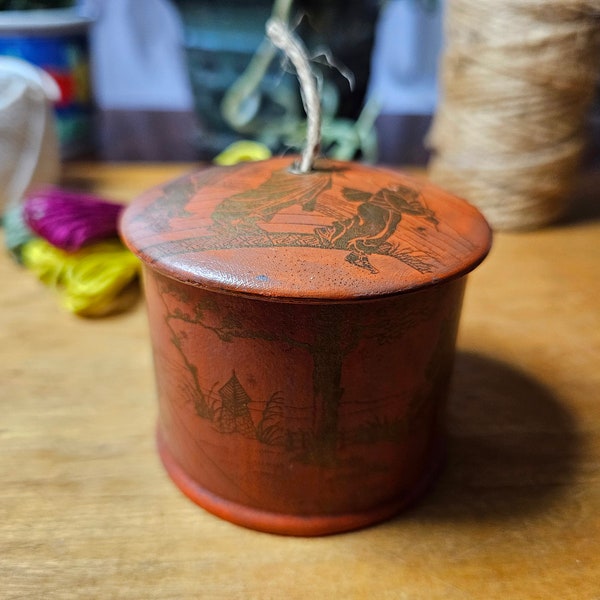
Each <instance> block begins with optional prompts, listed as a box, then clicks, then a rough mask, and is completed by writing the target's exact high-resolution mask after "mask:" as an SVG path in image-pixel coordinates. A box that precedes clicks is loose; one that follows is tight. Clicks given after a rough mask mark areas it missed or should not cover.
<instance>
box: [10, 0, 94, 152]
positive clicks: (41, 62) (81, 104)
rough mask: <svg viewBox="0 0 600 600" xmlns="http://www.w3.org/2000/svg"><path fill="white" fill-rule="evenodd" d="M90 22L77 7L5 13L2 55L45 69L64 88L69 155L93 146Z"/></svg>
mask: <svg viewBox="0 0 600 600" xmlns="http://www.w3.org/2000/svg"><path fill="white" fill-rule="evenodd" d="M89 24H90V20H89V19H86V18H83V17H81V16H79V14H78V13H77V11H76V10H74V9H56V10H32V11H3V12H0V55H4V56H15V57H17V58H21V59H23V60H26V61H28V62H30V63H32V64H34V65H36V66H38V67H40V68H42V69H44V71H46V72H47V73H48V74H49V75H50V76H51V77H52V78H53V79H54V80H55V81H56V83H57V84H58V87H59V88H60V91H61V99H60V100H59V101H58V102H57V103H56V105H55V111H56V117H57V128H58V138H59V141H60V147H61V154H62V156H63V158H72V157H75V156H78V155H81V154H83V153H85V152H87V151H89V150H90V149H91V147H92V141H93V128H92V113H93V103H92V93H91V86H90V74H89V50H88V28H89Z"/></svg>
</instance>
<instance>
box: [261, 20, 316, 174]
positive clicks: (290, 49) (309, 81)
mask: <svg viewBox="0 0 600 600" xmlns="http://www.w3.org/2000/svg"><path fill="white" fill-rule="evenodd" d="M266 32H267V36H268V37H269V39H270V40H271V42H273V45H275V46H276V47H277V48H279V49H280V50H281V51H282V52H283V53H284V54H285V56H286V57H287V58H288V59H289V60H290V62H291V63H292V64H293V65H294V68H295V69H296V74H297V76H298V80H299V82H300V93H301V94H302V102H303V104H304V110H305V112H306V121H307V122H306V144H305V146H304V149H303V151H302V155H301V157H300V161H299V163H298V164H297V165H296V166H295V167H294V170H295V172H297V173H309V172H310V171H311V170H312V169H313V166H314V162H315V160H316V158H317V156H318V154H319V150H320V148H321V99H320V98H319V94H318V91H317V80H316V77H315V75H314V73H313V72H312V69H311V68H310V63H309V60H308V52H307V50H306V47H305V46H304V44H303V43H302V40H300V38H298V36H296V35H294V34H293V33H292V32H291V31H290V29H289V28H288V27H287V26H286V25H285V23H284V22H283V21H282V20H280V19H276V18H271V19H269V20H268V21H267V24H266Z"/></svg>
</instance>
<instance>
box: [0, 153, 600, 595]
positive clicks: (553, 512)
mask: <svg viewBox="0 0 600 600" xmlns="http://www.w3.org/2000/svg"><path fill="white" fill-rule="evenodd" d="M190 167H191V165H170V166H165V165H119V166H114V165H96V164H91V163H90V164H75V165H71V166H70V167H69V168H68V169H67V171H66V173H65V176H66V177H65V182H66V183H68V184H69V185H71V186H73V187H75V186H79V187H85V188H87V189H92V190H94V191H96V192H98V193H102V194H105V195H108V196H111V197H114V198H116V199H122V200H126V199H129V198H131V197H132V196H134V195H136V194H137V193H139V192H141V191H142V190H143V189H145V188H147V187H149V186H151V185H154V184H158V183H160V182H162V181H164V180H165V179H167V178H170V177H173V176H175V175H177V174H179V173H183V172H184V171H186V170H188V169H189V168H190ZM593 189H597V186H590V187H589V188H586V189H584V190H583V192H582V194H583V195H582V198H583V199H586V198H588V196H589V195H590V194H591V192H590V191H589V190H593ZM591 206H592V205H591V204H590V203H589V202H588V203H582V204H581V209H579V210H578V212H575V213H574V214H573V215H572V217H571V220H570V221H569V222H567V223H564V224H562V225H560V226H555V227H552V228H548V229H544V230H541V231H535V232H530V233H522V234H502V235H500V234H498V235H497V236H496V239H495V246H494V248H493V250H492V253H491V255H490V256H489V258H488V259H487V261H486V262H485V263H484V264H483V265H482V266H481V267H480V268H479V269H478V270H477V271H476V272H475V273H474V274H473V275H472V276H471V279H470V282H469V286H468V289H467V297H466V301H465V309H464V314H463V320H462V325H461V332H460V336H459V349H460V351H459V355H458V358H457V363H456V374H455V380H454V386H453V394H452V398H451V403H450V407H449V416H448V430H449V443H448V446H449V453H448V462H447V465H446V468H445V471H444V473H443V474H442V476H441V478H440V480H439V481H438V483H437V484H436V485H435V487H434V488H433V489H432V490H431V492H430V493H429V494H428V495H427V496H426V498H425V499H424V500H423V501H422V502H421V503H419V504H418V506H416V507H414V508H412V509H411V510H409V511H407V512H405V513H404V514H402V515H401V516H399V517H397V518H395V519H394V520H392V521H389V522H387V523H384V524H382V525H379V526H376V527H372V528H370V529H365V530H362V531H358V532H354V533H350V534H344V535H338V536H331V537H325V538H315V539H302V538H286V537H278V536H272V535H269V534H261V533H257V532H253V531H249V530H245V529H242V528H239V527H237V526H235V525H231V524H229V523H226V522H224V521H221V520H219V519H217V518H215V517H213V516H211V515H209V514H207V513H206V512H204V511H202V510H201V509H199V508H198V507H197V506H195V505H194V504H192V503H191V502H190V501H188V500H187V499H186V498H184V497H183V496H182V494H181V493H180V492H179V491H178V490H177V489H176V488H175V487H174V486H173V485H172V484H171V482H170V481H169V480H168V478H167V476H166V475H165V474H164V472H163V469H162V467H161V466H160V464H159V460H158V457H157V454H156V452H155V448H154V437H153V434H154V432H153V429H154V421H155V416H156V407H155V400H154V382H153V374H152V364H151V355H150V345H149V342H148V333H147V325H146V318H145V313H144V307H143V305H142V304H140V305H139V306H138V307H137V308H136V309H135V310H133V311H131V312H129V313H126V314H124V315H121V316H118V317H113V318H107V319H102V320H82V319H78V318H75V317H73V316H71V315H69V314H66V313H64V312H62V310H61V309H60V307H59V306H58V304H57V302H56V301H55V298H54V297H53V295H52V293H51V292H50V291H49V290H47V289H45V288H43V287H42V286H41V285H40V284H39V283H38V282H36V281H35V280H34V278H33V277H32V276H31V275H30V274H28V273H27V272H25V271H24V270H22V268H21V267H19V266H18V265H16V264H14V263H13V262H12V261H11V260H10V259H9V258H8V257H7V256H6V255H3V256H2V257H1V258H0V276H1V277H2V281H3V282H4V285H3V287H2V292H0V306H1V310H0V340H1V343H0V382H1V384H0V385H1V388H0V390H1V391H0V402H1V406H2V418H1V420H0V484H1V485H0V523H1V525H0V527H1V533H0V597H2V598H10V599H12V598H28V599H29V598H59V599H63V598H64V599H69V598H100V599H103V598H110V599H113V598H115V599H121V598H123V599H139V598H143V599H159V598H160V599H165V598H210V599H228V598H257V599H271V598H273V599H278V598H287V599H288V600H293V599H302V598H357V599H362V598H382V599H411V600H412V599H437V598H444V599H454V598H457V599H458V598H461V599H462V598H486V599H489V598H492V599H493V598H531V599H538V598H540V599H541V598H544V599H545V598H561V599H568V598H578V599H590V600H592V599H597V598H600V510H599V509H600V470H599V467H598V465H599V464H600V408H599V402H600V397H599V396H600V394H599V392H598V390H599V389H600V370H599V368H598V366H599V364H600V360H599V359H600V310H599V300H598V299H599V298H600V282H599V278H598V273H599V272H600V249H599V241H598V240H599V236H600V220H599V218H598V217H599V214H598V212H599V211H598V210H597V208H596V209H594V208H590V207H591Z"/></svg>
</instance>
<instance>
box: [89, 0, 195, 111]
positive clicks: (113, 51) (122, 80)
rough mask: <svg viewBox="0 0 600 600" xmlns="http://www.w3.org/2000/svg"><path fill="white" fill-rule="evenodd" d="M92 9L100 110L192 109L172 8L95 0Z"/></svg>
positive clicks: (145, 0) (150, 1)
mask: <svg viewBox="0 0 600 600" xmlns="http://www.w3.org/2000/svg"><path fill="white" fill-rule="evenodd" d="M85 4H86V3H84V6H85ZM90 5H91V7H93V8H92V10H93V11H94V12H93V13H92V16H93V17H94V24H93V26H92V29H91V35H90V49H91V55H92V73H93V82H94V93H95V98H96V101H97V103H98V105H99V106H100V107H101V108H104V109H148V110H152V109H155V110H190V109H191V108H192V94H191V90H190V84H189V80H188V75H187V72H186V69H185V60H184V57H183V47H182V35H183V34H182V31H181V22H180V19H179V15H178V13H177V11H176V10H175V8H174V7H173V6H172V5H171V4H170V3H169V2H167V1H166V0H95V2H91V3H90Z"/></svg>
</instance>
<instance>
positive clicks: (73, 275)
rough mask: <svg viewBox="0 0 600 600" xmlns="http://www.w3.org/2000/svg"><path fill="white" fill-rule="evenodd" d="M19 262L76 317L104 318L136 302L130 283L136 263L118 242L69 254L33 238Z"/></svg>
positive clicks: (134, 274) (136, 274)
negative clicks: (57, 294)
mask: <svg viewBox="0 0 600 600" xmlns="http://www.w3.org/2000/svg"><path fill="white" fill-rule="evenodd" d="M22 260H23V264H24V265H25V266H26V267H27V268H28V269H30V270H31V271H33V272H34V273H35V274H36V275H37V277H38V278H39V279H40V280H41V281H42V282H43V283H45V284H46V285H48V286H50V287H53V288H55V289H56V290H57V291H58V292H59V294H60V296H61V304H62V305H63V306H64V307H65V308H66V309H67V310H69V311H70V312H73V313H75V314H77V315H81V316H86V317H99V316H104V315H107V314H111V313H114V312H118V311H121V310H124V309H125V308H127V307H129V306H130V305H131V304H132V303H133V302H135V300H136V299H137V289H136V288H135V287H134V286H133V285H132V284H133V283H134V282H135V280H136V279H137V276H138V273H139V262H138V259H137V258H136V257H135V256H134V255H133V254H132V253H131V252H129V251H128V250H127V249H126V248H125V247H124V246H123V245H122V244H121V243H120V242H119V241H118V240H107V241H103V242H98V243H96V244H92V245H89V246H86V247H85V248H83V249H81V250H78V251H77V252H72V253H69V252H65V251H64V250H60V249H58V248H56V247H54V246H53V245H51V244H50V243H48V242H47V241H45V240H43V239H39V238H36V239H34V240H31V241H30V242H27V243H26V244H25V245H24V246H23V249H22Z"/></svg>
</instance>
